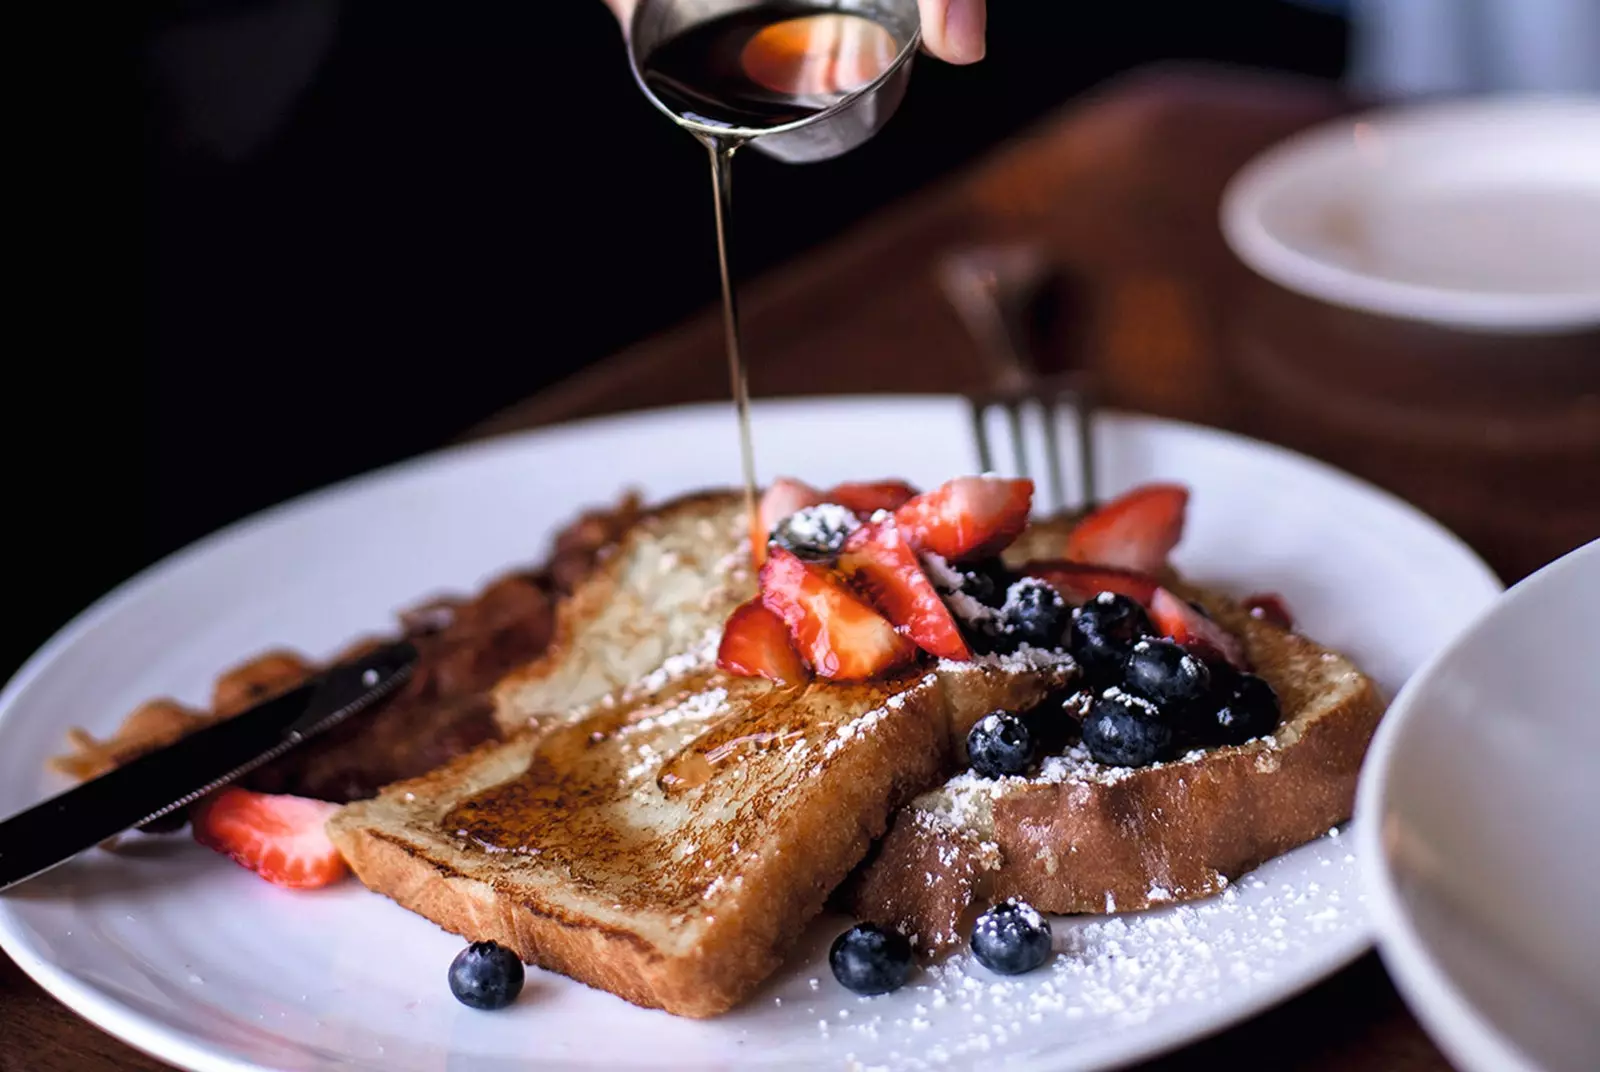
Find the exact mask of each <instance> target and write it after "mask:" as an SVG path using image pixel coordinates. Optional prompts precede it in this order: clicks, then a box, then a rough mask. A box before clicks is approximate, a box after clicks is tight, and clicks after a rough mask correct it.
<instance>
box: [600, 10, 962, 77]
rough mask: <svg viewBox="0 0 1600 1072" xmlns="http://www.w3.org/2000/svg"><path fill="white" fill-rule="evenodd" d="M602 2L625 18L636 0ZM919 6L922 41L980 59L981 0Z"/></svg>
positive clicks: (940, 53) (945, 52) (938, 51)
mask: <svg viewBox="0 0 1600 1072" xmlns="http://www.w3.org/2000/svg"><path fill="white" fill-rule="evenodd" d="M605 2H606V6H607V7H609V8H611V10H612V11H614V12H616V15H617V18H618V19H619V20H621V21H623V22H626V21H627V19H628V17H629V16H630V15H632V14H633V9H634V6H635V5H636V4H637V3H638V0H605ZM917 6H918V7H919V8H921V10H922V44H923V47H924V48H926V49H927V50H928V51H929V52H930V53H932V54H933V55H935V56H937V57H939V58H940V59H942V60H945V61H946V62H948V63H976V62H977V61H978V60H981V59H983V53H984V26H985V23H986V22H987V19H988V11H987V8H988V5H987V4H986V3H985V0H917Z"/></svg>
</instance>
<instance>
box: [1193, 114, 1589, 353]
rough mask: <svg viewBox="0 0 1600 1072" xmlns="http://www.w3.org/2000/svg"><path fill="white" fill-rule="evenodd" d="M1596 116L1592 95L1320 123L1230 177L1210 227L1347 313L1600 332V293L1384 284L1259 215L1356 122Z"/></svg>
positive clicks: (1293, 287) (1534, 331)
mask: <svg viewBox="0 0 1600 1072" xmlns="http://www.w3.org/2000/svg"><path fill="white" fill-rule="evenodd" d="M1574 114H1576V115H1580V116H1585V117H1587V116H1595V117H1600V98H1597V97H1593V96H1585V95H1581V94H1561V93H1547V94H1533V93H1529V94H1523V95H1517V96H1506V97H1481V98H1478V97H1473V98H1459V99H1450V100H1441V101H1428V102H1422V103H1416V104H1404V105H1395V106H1379V107H1375V108H1369V109H1365V110H1363V111H1359V112H1356V113H1353V114H1350V115H1345V116H1341V117H1338V118H1334V119H1329V120H1324V121H1323V122H1320V123H1316V124H1314V125H1312V126H1310V127H1308V128H1306V129H1304V130H1301V131H1299V132H1297V133H1295V134H1292V135H1290V136H1289V137H1287V138H1285V139H1283V140H1281V141H1279V142H1277V143H1275V144H1273V145H1271V146H1269V147H1267V148H1266V149H1264V150H1262V151H1261V152H1259V153H1257V154H1256V155H1255V156H1254V157H1252V158H1251V159H1250V160H1249V161H1248V162H1247V163H1245V165H1244V166H1243V167H1241V168H1240V169H1239V170H1238V171H1237V172H1235V173H1234V175H1233V177H1232V178H1230V179H1229V180H1228V184H1227V186H1226V187H1225V188H1224V190H1223V194H1222V198H1221V200H1220V202H1219V207H1218V222H1219V224H1220V226H1221V229H1222V234H1223V238H1224V239H1225V240H1226V242H1227V244H1228V246H1229V248H1230V249H1231V250H1232V251H1233V253H1234V255H1235V256H1237V257H1238V258H1239V259H1240V260H1241V261H1243V262H1244V264H1245V265H1246V267H1248V268H1250V269H1251V270H1252V271H1253V272H1255V273H1256V274H1257V275H1259V276H1261V277H1262V278H1264V279H1266V280H1268V281H1269V282H1272V283H1275V284H1277V285H1278V286H1281V287H1283V288H1285V289H1287V290H1290V291H1293V292H1295V293H1297V294H1300V295H1302V296H1304V297H1308V298H1311V299H1313V300H1316V301H1322V302H1327V303H1329V304H1331V305H1336V306H1339V307H1342V308H1345V309H1354V310H1357V311H1359V312H1365V313H1372V314H1376V315H1380V316H1386V317H1393V318H1395V319H1399V320H1407V321H1414V322H1421V323H1428V324H1434V325H1438V326H1442V327H1449V328H1455V329H1458V330H1467V331H1474V332H1486V333H1487V332H1494V333H1501V334H1510V335H1544V334H1559V333H1562V332H1568V331H1582V330H1585V329H1588V328H1593V327H1595V326H1596V325H1600V290H1591V291H1583V292H1578V293H1573V294H1554V295H1551V294H1517V293H1512V292H1493V291H1481V290H1461V289H1457V288H1451V287H1441V286H1430V285H1428V284H1423V283H1408V282H1404V281H1401V280H1390V279H1384V278H1382V277H1380V276H1374V275H1369V274H1367V273H1364V272H1360V271H1357V270H1355V269H1351V268H1345V267H1341V266H1340V265H1337V264H1333V263H1330V262H1328V261H1326V260H1323V259H1320V258H1317V257H1314V256H1311V255H1308V254H1306V253H1303V252H1301V251H1300V250H1298V249H1296V248H1295V247H1293V246H1291V245H1289V244H1288V243H1285V242H1284V241H1282V240H1281V239H1279V238H1278V237H1277V236H1276V234H1275V232H1274V231H1273V230H1272V229H1271V228H1269V227H1268V226H1267V225H1266V224H1265V223H1264V222H1263V221H1262V218H1261V213H1260V208H1261V205H1262V204H1263V203H1264V202H1265V200H1266V198H1267V197H1268V196H1269V195H1270V194H1272V193H1274V192H1276V191H1277V190H1279V189H1281V188H1282V183H1283V182H1284V173H1285V172H1287V171H1289V170H1291V169H1293V168H1294V166H1295V165H1296V164H1298V163H1300V162H1301V161H1303V160H1308V159H1310V158H1311V157H1313V156H1316V155H1326V154H1329V153H1331V152H1333V151H1335V150H1336V149H1337V148H1339V147H1340V146H1342V145H1343V143H1344V142H1346V141H1348V140H1349V137H1350V134H1351V132H1352V131H1353V129H1354V128H1355V127H1356V125H1358V124H1365V125H1368V126H1371V127H1373V128H1375V129H1377V128H1381V129H1385V130H1391V131H1399V132H1409V131H1412V130H1415V129H1418V128H1424V129H1425V128H1426V127H1428V126H1431V125H1432V124H1434V123H1439V124H1445V123H1456V122H1461V121H1462V120H1463V119H1468V118H1472V117H1474V116H1479V117H1487V116H1494V117H1497V118H1506V117H1510V118H1513V119H1521V118H1523V117H1528V118H1532V119H1536V118H1549V117H1551V116H1558V115H1559V116H1572V115H1574Z"/></svg>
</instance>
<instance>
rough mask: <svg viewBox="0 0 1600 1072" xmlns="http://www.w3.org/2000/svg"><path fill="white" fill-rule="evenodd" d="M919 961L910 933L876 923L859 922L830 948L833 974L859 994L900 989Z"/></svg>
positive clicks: (829, 964)
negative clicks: (886, 927)
mask: <svg viewBox="0 0 1600 1072" xmlns="http://www.w3.org/2000/svg"><path fill="white" fill-rule="evenodd" d="M915 964H916V962H915V961H914V960H913V959H912V957H911V943H910V942H908V941H906V936H905V935H903V934H901V933H900V932H898V931H891V930H886V929H884V928H883V927H880V926H878V925H877V924H876V923H857V924H856V925H855V926H854V927H851V928H850V929H849V930H847V931H845V932H844V933H843V934H841V935H839V937H837V938H835V939H834V940H833V948H831V949H829V950H828V966H829V967H830V968H832V969H833V977H834V978H835V979H837V980H839V983H840V985H842V986H843V987H844V988H845V989H846V990H851V991H854V992H855V993H857V994H868V995H871V994H887V993H889V992H890V991H891V990H899V989H900V988H901V987H902V986H905V985H906V980H907V979H909V978H911V969H912V968H913V967H914V966H915Z"/></svg>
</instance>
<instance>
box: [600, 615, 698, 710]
mask: <svg viewBox="0 0 1600 1072" xmlns="http://www.w3.org/2000/svg"><path fill="white" fill-rule="evenodd" d="M721 643H722V626H720V625H718V626H717V627H716V628H714V629H708V630H706V634H705V636H703V637H701V638H700V641H699V642H698V643H697V644H695V645H694V647H692V648H690V649H689V650H688V651H685V652H682V653H680V654H678V655H669V656H667V658H666V660H665V661H663V662H662V664H661V665H660V666H658V667H656V668H655V669H654V670H652V671H650V673H648V674H646V675H645V676H644V677H642V678H640V679H639V680H638V681H636V682H634V683H633V684H632V685H631V686H629V687H628V688H627V689H626V690H625V691H624V692H623V696H622V698H623V699H624V700H626V699H628V698H630V697H635V696H648V695H650V694H651V693H653V692H660V691H661V690H662V689H664V688H666V687H667V685H669V684H671V683H672V682H673V681H675V680H677V679H678V678H680V677H683V676H684V675H686V674H692V673H694V672H695V671H696V670H705V669H708V668H710V667H711V666H713V665H715V664H716V661H717V645H719V644H721Z"/></svg>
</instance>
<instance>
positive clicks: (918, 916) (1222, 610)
mask: <svg viewBox="0 0 1600 1072" xmlns="http://www.w3.org/2000/svg"><path fill="white" fill-rule="evenodd" d="M1177 590H1178V591H1179V594H1181V595H1183V596H1185V597H1186V598H1193V599H1197V600H1199V601H1200V602H1201V604H1202V605H1203V606H1205V607H1206V608H1207V610H1208V611H1210V613H1211V614H1212V616H1213V617H1214V618H1216V619H1217V620H1218V621H1219V622H1221V623H1222V624H1223V625H1225V626H1226V627H1227V628H1229V629H1230V630H1232V631H1233V632H1234V633H1236V634H1237V635H1239V636H1240V637H1241V638H1242V639H1243V640H1244V644H1245V648H1246V650H1247V652H1248V654H1249V657H1250V660H1251V662H1252V663H1253V664H1254V665H1255V668H1256V671H1257V672H1258V673H1259V674H1260V675H1261V676H1262V677H1264V678H1265V679H1266V680H1267V681H1268V682H1269V683H1270V684H1271V685H1272V687H1273V689H1274V690H1275V691H1276V692H1277V694H1278V696H1279V698H1280V700H1281V702H1282V706H1283V722H1282V724H1281V725H1280V727H1279V729H1278V731H1277V732H1276V733H1275V734H1273V735H1272V736H1271V737H1265V738H1261V739H1258V740H1256V741H1251V742H1249V743H1247V744H1245V745H1242V746H1237V747H1226V748H1216V749H1209V750H1204V751H1196V752H1191V753H1189V754H1188V755H1186V756H1184V757H1182V758H1181V759H1179V760H1176V761H1173V762H1167V763H1158V764H1155V765H1152V766H1149V767H1144V768H1140V769H1127V768H1111V767H1105V766H1103V765H1101V764H1098V763H1095V762H1094V761H1093V760H1091V759H1089V758H1088V756H1087V755H1086V754H1085V753H1083V751H1082V750H1081V749H1080V748H1074V749H1072V750H1071V751H1069V752H1068V753H1066V754H1065V755H1063V756H1058V757H1052V758H1050V759H1047V760H1046V761H1045V762H1044V763H1043V764H1042V767H1041V770H1040V772H1039V773H1038V774H1037V775H1036V776H1034V777H1031V778H1000V779H993V780H990V779H984V778H979V777H977V776H975V775H973V774H971V773H970V772H968V773H964V774H961V775H958V776H956V777H955V778H952V779H951V780H950V781H949V782H947V783H946V784H945V785H944V786H942V787H940V788H939V789H936V790H933V791H931V792H928V793H925V794H922V795H921V796H918V797H917V798H916V799H914V800H913V801H911V802H910V803H909V804H908V805H907V806H906V807H905V808H903V809H902V810H901V811H900V812H899V813H898V814H897V815H896V816H895V818H894V821H893V823H892V825H891V828H890V831H889V833H888V835H887V836H886V837H885V838H884V839H883V840H882V842H881V843H880V844H879V845H878V846H877V848H876V850H875V851H874V853H873V855H872V857H871V859H870V860H869V861H868V863H867V864H866V865H864V866H863V868H862V869H861V870H860V872H859V873H858V874H856V875H855V876H852V879H851V882H850V883H849V885H848V886H847V888H846V890H845V891H844V896H843V898H842V899H843V900H844V901H845V903H847V904H848V905H849V906H850V907H851V909H852V910H853V911H854V912H855V913H856V914H857V915H859V916H860V917H861V918H863V919H871V920H875V921H878V922H880V923H887V924H893V925H896V926H899V927H901V928H903V929H904V930H905V931H906V932H907V933H908V934H912V935H915V936H916V939H917V943H918V944H919V945H920V946H922V947H924V948H938V947H940V946H945V945H950V944H953V943H956V942H959V941H962V940H964V939H965V936H966V933H967V929H968V926H969V921H970V918H971V916H972V914H973V913H974V912H976V911H978V910H981V909H982V908H983V907H985V906H987V905H988V904H991V903H993V902H995V901H999V900H1003V899H1005V898H1007V897H1018V898H1022V899H1024V900H1027V901H1028V902H1029V903H1030V904H1032V905H1034V907H1036V908H1038V909H1040V910H1042V911H1047V912H1055V913H1063V914H1065V913H1080V912H1086V913H1099V912H1118V911H1132V910H1139V909H1145V908H1152V907H1157V906H1160V905H1164V904H1170V903H1173V902H1177V901H1187V900H1193V899H1196V898H1200V897H1205V896H1209V895H1211V894H1214V893H1217V892H1218V891H1220V890H1222V889H1223V888H1224V887H1225V886H1226V885H1227V883H1228V882H1229V881H1230V880H1231V879H1234V878H1237V877H1238V876H1239V875H1241V874H1243V873H1245V872H1247V871H1249V870H1251V869H1252V868H1254V867H1256V866H1258V865H1259V864H1261V863H1263V862H1265V861H1266V860H1268V859H1270V858H1272V857H1274V856H1277V855H1279V854H1281V853H1283V852H1286V851H1288V850H1289V849H1292V848H1295V847H1296V846H1298V845H1302V844H1304V843H1306V842H1307V841H1310V840H1311V839H1313V838H1315V837H1318V836H1320V835H1322V834H1325V833H1326V832H1327V831H1328V830H1329V828H1331V827H1333V826H1334V825H1336V824H1338V823H1339V822H1342V821H1343V820H1345V819H1347V818H1348V817H1349V815H1350V810H1351V806H1352V803H1353V800H1354V794H1355V784H1356V776H1357V774H1358V772H1359V770H1360V766H1361V760H1362V758H1363V756H1364V755H1365V753H1366V748H1367V744H1368V742H1369V741H1370V740H1371V737H1372V734H1373V731H1374V730H1375V729H1376V727H1377V723H1378V719H1379V718H1380V717H1381V715H1382V713H1383V709H1384V704H1383V701H1382V699H1381V697H1380V696H1379V694H1378V691H1377V689H1376V687H1375V686H1374V684H1373V683H1372V681H1371V680H1370V679H1369V678H1367V677H1366V675H1364V674H1362V673H1361V672H1360V670H1358V669H1357V668H1356V666H1355V665H1354V664H1353V663H1351V661H1350V660H1349V659H1347V658H1345V657H1344V656H1342V655H1340V654H1338V653H1336V652H1333V651H1330V650H1328V649H1326V648H1324V647H1322V646H1321V645H1318V644H1316V643H1315V642H1313V641H1311V640H1308V639H1306V638H1305V637H1302V636H1299V635H1297V634H1294V633H1291V632H1287V631H1285V630H1282V629H1280V628H1277V627H1276V626H1273V625H1270V624H1268V623H1266V622H1263V621H1259V620H1257V619H1255V618H1253V617H1251V616H1250V615H1249V614H1248V613H1246V612H1245V611H1244V610H1242V609H1241V608H1240V607H1239V606H1238V605H1236V604H1235V603H1233V602H1232V601H1230V600H1228V599H1226V598H1223V597H1221V596H1218V595H1215V594H1211V593H1207V592H1203V591H1200V590H1198V589H1194V588H1191V587H1189V586H1186V585H1181V584H1179V585H1177Z"/></svg>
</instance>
